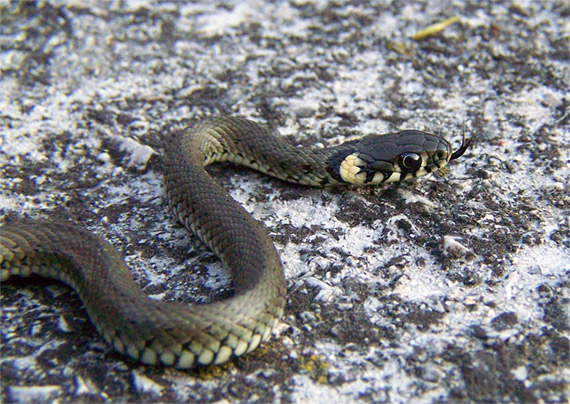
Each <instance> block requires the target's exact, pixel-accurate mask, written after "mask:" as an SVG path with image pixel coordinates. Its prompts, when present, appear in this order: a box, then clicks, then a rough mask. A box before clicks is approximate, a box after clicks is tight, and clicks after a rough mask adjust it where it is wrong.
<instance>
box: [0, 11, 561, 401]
mask: <svg viewBox="0 0 570 404" xmlns="http://www.w3.org/2000/svg"><path fill="white" fill-rule="evenodd" d="M0 15H1V20H2V22H1V26H2V28H1V31H0V32H1V36H0V41H1V44H2V47H1V48H0V58H1V68H2V74H1V78H0V111H1V114H0V122H1V124H2V132H1V134H0V147H1V151H0V166H1V167H2V168H1V178H0V182H1V187H0V216H2V218H3V221H9V220H12V219H13V218H15V217H17V216H31V217H45V216H52V217H64V218H69V219H71V220H75V221H79V222H81V223H84V224H85V225H86V226H87V227H88V228H90V229H92V230H93V231H94V232H96V233H98V234H101V235H103V236H104V237H105V238H107V239H108V240H109V241H111V242H112V243H113V244H114V245H115V246H116V247H117V248H118V249H119V251H121V253H122V254H123V255H124V256H125V259H126V261H127V263H128V264H129V266H130V267H131V268H132V270H133V273H134V275H135V278H136V280H137V282H138V283H139V284H140V286H141V288H143V289H144V290H145V291H146V292H147V293H148V294H149V295H151V296H153V297H155V298H160V299H176V300H182V301H205V300H209V299H218V298H223V297H225V296H227V295H228V294H229V293H231V281H230V279H229V278H228V276H227V274H226V273H225V272H224V270H223V268H222V266H221V265H220V263H219V262H218V261H217V259H216V258H215V257H214V256H213V255H212V254H211V253H209V252H208V251H206V250H205V248H204V247H202V246H201V245H200V244H199V243H198V242H197V241H196V240H195V239H194V238H193V237H190V236H188V235H187V234H186V232H185V230H183V229H182V228H181V227H180V226H179V225H177V224H176V223H175V221H174V220H173V219H172V217H171V216H170V215H169V214H168V213H167V212H166V210H165V209H164V203H163V189H162V186H161V168H160V167H161V157H160V156H161V151H162V146H161V145H162V142H163V141H168V136H169V133H170V131H171V130H172V129H174V128H178V127H182V126H184V125H187V124H191V123H192V122H195V121H197V120H198V119H200V118H203V117H205V116H210V115H219V114H231V115H237V114H239V115H244V116H247V117H249V118H252V119H255V120H258V121H260V122H264V123H266V124H267V125H269V126H272V127H274V128H276V129H278V130H279V131H280V132H281V133H282V134H283V135H284V136H287V137H289V138H290V139H291V140H292V141H294V142H297V143H299V144H301V145H303V146H313V145H317V146H318V145H322V144H337V143H340V142H342V141H344V140H345V139H347V138H350V137H354V136H358V135H363V134H368V133H384V132H389V131H396V130H400V129H403V128H415V129H421V130H426V131H430V132H436V133H441V134H443V135H445V136H446V137H447V138H448V139H450V140H452V141H453V142H454V144H456V145H457V144H459V142H460V137H461V133H462V132H463V131H466V132H467V133H468V134H469V135H470V136H473V137H474V138H475V142H474V144H473V146H472V147H471V148H470V150H469V151H468V152H467V154H466V155H465V156H464V157H463V158H461V159H460V160H458V161H456V162H454V163H453V164H452V165H451V166H450V168H449V169H448V170H446V172H445V173H444V174H443V175H434V176H431V177H428V178H425V179H421V180H419V181H416V182H412V183H408V182H407V183H402V184H400V185H398V186H394V185H389V186H385V187H382V188H381V189H362V190H357V189H349V190H333V191H326V190H319V189H310V188H305V187H300V186H291V185H289V184H284V183H282V182H280V181H277V180H273V179H270V178H266V177H265V176H262V175H260V174H257V173H254V172H251V171H248V170H245V169H240V168H235V167H231V166H218V167H213V168H212V169H211V172H212V174H213V175H214V176H215V177H216V178H217V180H218V181H220V182H221V183H222V184H223V185H224V186H225V187H226V188H227V189H228V191H229V192H230V193H231V195H232V196H233V197H234V198H235V199H236V200H238V201H239V202H240V203H242V204H243V205H244V206H245V207H246V208H247V209H248V210H249V211H250V212H251V213H252V214H253V215H254V216H255V217H256V218H257V219H259V220H261V221H262V222H264V223H265V225H266V226H267V228H268V229H269V232H270V234H271V235H272V237H273V238H274V240H275V242H276V245H277V248H278V250H279V251H280V253H281V255H282V259H283V262H284V265H285V267H286V271H287V272H286V276H287V281H288V286H289V288H288V289H289V290H288V302H287V307H286V312H285V315H284V317H283V319H282V324H281V325H280V327H279V330H278V333H277V334H278V335H276V336H275V337H274V338H273V339H272V340H271V342H270V343H268V344H265V345H263V346H262V347H261V348H259V349H258V350H256V351H254V352H253V353H251V354H249V355H246V356H244V357H242V358H239V359H236V360H233V361H231V362H230V363H228V364H226V365H223V366H219V367H207V368H204V369H198V370H196V371H190V372H181V371H176V370H172V369H162V368H153V367H145V366H142V365H139V364H137V363H133V362H132V361H130V360H128V359H125V358H124V357H122V356H120V355H118V354H115V353H114V352H113V351H112V350H111V349H110V348H109V347H108V346H107V345H106V344H105V343H104V342H103V341H102V339H101V338H100V337H99V336H98V335H97V334H96V333H95V331H94V328H93V327H92V326H91V324H90V323H89V321H88V319H87V316H86V313H85V311H84V309H83V308H82V305H81V302H80V301H79V299H78V298H77V297H76V295H75V293H73V292H72V291H71V290H70V289H68V288H67V287H65V286H63V285H61V284H59V283H56V282H51V281H42V280H35V281H33V282H32V283H30V282H29V281H10V282H8V283H4V284H2V330H1V336H2V338H1V340H2V341H1V344H2V345H1V349H2V351H1V352H2V356H1V366H2V367H1V369H2V376H1V377H2V391H1V399H2V401H3V402H22V403H24V402H30V401H34V402H53V400H57V401H59V402H85V401H89V402H103V401H109V402H125V401H129V402H149V401H155V400H160V401H163V402H181V401H190V402H195V401H196V402H197V401H201V402H208V401H212V402H233V401H247V402H272V401H273V402H278V401H286V402H326V401H330V402H350V401H354V402H433V401H436V402H567V401H568V399H569V397H568V380H569V377H570V371H569V369H568V363H569V349H570V348H569V326H568V303H569V289H568V282H569V278H570V230H569V228H570V225H569V218H568V213H569V210H570V197H569V193H570V192H569V191H570V190H569V187H570V183H569V179H568V178H570V151H569V150H570V123H569V102H570V98H569V97H568V92H567V90H568V88H569V83H568V80H569V67H570V66H569V64H570V63H569V49H568V43H569V41H568V39H569V25H568V17H569V5H568V2H567V1H564V0H560V1H549V2H531V1H524V0H523V1H519V2H510V1H496V2H483V3H481V5H479V4H478V3H477V2H439V1H414V2H405V1H402V2H383V3H380V4H379V3H376V2H368V1H362V2H361V1H358V2H342V1H326V0H312V1H311V0H290V1H276V2H271V1H266V2H264V1H235V2H209V1H203V2H198V3H196V2H192V3H187V4H183V3H178V2H162V1H161V2H151V1H142V0H141V1H136V0H131V1H123V2H115V1H107V2H104V1H100V2H89V3H88V2H84V1H76V0H70V1H63V2H53V3H51V2H21V3H16V2H14V3H5V2H3V3H0ZM455 16H458V17H460V18H459V21H458V22H457V23H455V24H452V25H450V26H449V27H447V28H445V29H444V30H443V31H441V32H437V33H435V34H433V35H428V36H427V37H425V38H423V39H419V40H417V39H413V36H414V34H416V33H418V32H420V31H421V30H423V29H425V28H427V27H428V26H430V25H431V24H434V23H437V22H440V21H443V20H446V19H448V18H451V17H455Z"/></svg>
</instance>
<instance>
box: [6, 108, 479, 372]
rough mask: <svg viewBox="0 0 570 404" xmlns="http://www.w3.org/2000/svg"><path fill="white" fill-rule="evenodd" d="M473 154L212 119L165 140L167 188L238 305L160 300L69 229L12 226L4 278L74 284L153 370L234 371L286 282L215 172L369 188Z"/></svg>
mask: <svg viewBox="0 0 570 404" xmlns="http://www.w3.org/2000/svg"><path fill="white" fill-rule="evenodd" d="M468 145H469V141H465V138H464V139H463V143H462V145H461V147H460V148H459V149H458V150H457V151H455V152H452V148H451V146H450V144H449V143H448V142H447V141H446V140H445V139H443V138H441V137H439V136H436V135H433V134H429V133H425V132H420V131H415V130H408V131H403V132H398V133H392V134H388V135H369V136H365V137H362V138H360V139H356V140H352V141H348V142H345V143H343V144H341V145H339V146H335V147H330V148H321V149H312V150H309V149H306V148H302V147H295V146H293V145H291V144H289V143H288V142H286V141H285V140H284V139H283V138H282V137H280V136H279V135H277V134H275V133H273V132H272V131H270V130H268V129H266V128H265V127H263V126H261V125H259V124H257V123H255V122H252V121H249V120H247V119H244V118H239V117H231V118H230V117H224V118H213V119H208V120H205V121H202V122H200V123H198V124H196V125H194V126H192V127H189V128H186V129H183V130H181V131H179V132H177V133H175V134H174V135H173V136H172V137H170V138H169V139H168V141H165V157H164V184H165V189H166V195H167V199H168V203H169V205H170V208H171V209H172V211H173V212H174V214H175V216H176V217H177V218H178V220H180V222H182V223H183V224H184V225H185V226H186V228H188V229H189V230H190V231H191V232H192V233H194V234H195V235H196V236H197V237H198V238H199V239H200V240H201V241H202V242H203V243H204V244H206V245H207V246H208V247H209V248H210V249H211V250H212V251H214V252H215V254H216V255H217V256H218V257H219V258H220V259H221V260H222V262H223V263H224V265H225V266H226V267H227V268H229V269H230V271H231V274H232V277H233V282H234V295H233V296H232V297H230V298H229V299H226V300H223V301H220V302H213V303H208V304H182V303H176V302H163V301H157V300H153V299H150V298H148V297H147V296H146V295H144V294H143V293H142V292H141V291H140V290H139V289H138V287H137V286H136V284H135V282H134V281H133V278H132V276H131V274H130V271H129V270H128V268H127V267H126V265H125V263H124V261H123V259H122V258H121V256H120V255H119V254H118V253H117V251H116V250H115V249H114V248H113V247H112V246H111V245H110V244H109V243H108V242H106V241H105V240H103V239H102V238H100V237H99V236H96V235H94V234H92V233H91V232H89V231H87V230H85V229H84V228H83V227H81V226H80V225H78V224H74V223H71V222H67V221H48V220H30V219H21V220H16V221H12V222H9V223H7V224H5V225H3V227H2V228H1V231H0V239H1V242H0V254H1V255H0V265H1V269H2V280H3V281H5V280H7V279H9V278H10V277H12V276H22V277H26V276H31V275H33V274H35V275H40V276H44V277H49V278H55V279H59V280H61V281H62V282H64V283H66V284H68V285H70V286H71V287H72V288H73V289H75V291H76V292H77V293H78V294H79V296H80V298H81V300H82V302H83V304H84V306H85V308H86V310H87V313H88V315H89V318H90V319H91V321H92V323H93V324H94V325H95V327H96V329H97V331H98V332H99V334H101V335H102V336H103V338H104V339H105V341H107V342H108V343H109V344H110V345H111V346H112V347H113V348H114V349H115V350H116V351H118V352H120V353H123V354H126V355H128V356H130V357H131V358H133V359H135V360H138V361H140V362H142V363H145V364H150V365H165V366H174V367H176V368H181V369H186V368H191V367H195V366H198V365H208V364H219V363H223V362H225V361H227V360H228V359H230V358H231V357H232V356H240V355H242V354H244V353H246V352H250V351H252V350H253V349H255V348H256V347H257V346H258V345H259V344H260V342H262V341H266V340H267V339H268V338H269V336H270V334H271V331H272V329H273V327H274V326H275V325H276V324H277V322H278V321H279V318H280V316H281V315H282V313H283V309H284V306H285V295H286V282H285V277H284V270H283V266H282V264H281V260H280V258H279V255H278V253H277V251H276V249H275V247H274V245H273V242H272V241H271V239H270V237H269V236H268V234H267V232H266V230H265V228H264V227H263V226H262V225H261V224H260V223H259V222H257V221H256V220H254V219H253V218H252V217H251V215H250V214H249V213H247V211H246V210H245V209H244V208H243V207H242V206H241V205H239V204H238V203H237V202H235V201H234V200H233V199H232V198H231V197H230V196H229V195H228V194H227V193H226V191H225V190H224V189H223V188H222V187H221V186H220V185H218V184H217V183H216V182H214V181H213V180H212V178H211V177H210V175H209V174H208V173H207V172H206V171H205V169H204V167H205V166H207V165H209V164H211V163H214V162H221V161H229V162H232V163H235V164H239V165H244V166H247V167H251V168H253V169H255V170H258V171H261V172H263V173H266V174H269V175H271V176H274V177H277V178H280V179H282V180H285V181H288V182H293V183H298V184H305V185H311V186H319V187H329V186H336V185H351V184H352V185H368V184H379V183H384V182H391V181H401V180H404V179H407V178H411V177H419V176H422V175H425V174H427V173H430V172H433V171H435V170H438V169H439V168H441V167H443V166H445V165H446V164H447V163H448V162H449V161H450V160H453V159H456V158H458V157H460V156H461V155H462V154H463V153H464V152H465V150H466V149H467V147H468Z"/></svg>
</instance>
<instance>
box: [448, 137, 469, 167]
mask: <svg viewBox="0 0 570 404" xmlns="http://www.w3.org/2000/svg"><path fill="white" fill-rule="evenodd" d="M472 140H473V138H469V139H466V138H465V133H463V139H462V140H461V146H459V149H457V150H455V151H454V152H453V154H452V155H451V157H450V158H449V161H451V160H455V159H458V158H459V157H461V156H463V154H465V151H466V150H467V148H468V147H469V145H470V144H471V141H472Z"/></svg>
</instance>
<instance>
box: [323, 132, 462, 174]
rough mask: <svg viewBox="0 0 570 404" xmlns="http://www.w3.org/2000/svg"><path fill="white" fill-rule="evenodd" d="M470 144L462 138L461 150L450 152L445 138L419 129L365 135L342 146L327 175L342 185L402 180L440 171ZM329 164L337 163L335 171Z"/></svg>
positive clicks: (449, 146) (332, 160) (450, 149)
mask: <svg viewBox="0 0 570 404" xmlns="http://www.w3.org/2000/svg"><path fill="white" fill-rule="evenodd" d="M469 143H470V140H467V141H466V140H465V137H464V139H463V142H462V144H461V147H460V148H459V149H458V150H457V151H456V152H453V150H452V148H451V145H450V144H449V142H448V141H447V140H445V139H444V138H442V137H440V136H437V135H434V134H431V133H426V132H421V131H418V130H405V131H402V132H398V133H390V134H387V135H368V136H365V137H362V138H360V139H356V140H353V141H349V142H346V143H344V144H343V146H346V148H344V147H343V150H342V151H340V152H339V154H337V155H336V156H334V157H333V158H331V160H330V162H331V164H330V165H329V172H330V173H331V175H332V176H333V177H334V178H335V179H336V180H337V181H339V182H340V183H345V184H346V183H350V184H356V185H373V184H380V183H384V182H394V181H403V180H405V179H408V178H416V177H421V176H423V175H426V174H429V173H431V172H434V171H437V170H439V169H441V168H442V167H444V166H446V165H447V163H448V162H449V161H450V160H453V159H456V158H458V157H460V156H461V155H463V153H465V150H467V147H468V146H469ZM339 161H340V164H339ZM332 164H336V171H334V167H333V166H332Z"/></svg>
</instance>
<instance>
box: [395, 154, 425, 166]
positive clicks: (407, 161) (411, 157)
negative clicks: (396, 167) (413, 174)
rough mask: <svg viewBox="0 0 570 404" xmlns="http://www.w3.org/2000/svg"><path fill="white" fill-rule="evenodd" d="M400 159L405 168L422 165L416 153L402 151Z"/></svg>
mask: <svg viewBox="0 0 570 404" xmlns="http://www.w3.org/2000/svg"><path fill="white" fill-rule="evenodd" d="M400 159H401V160H400V161H401V165H402V168H403V169H405V170H417V169H418V168H420V166H421V165H422V158H421V157H420V156H419V155H418V154H416V153H404V154H402V156H401V157H400Z"/></svg>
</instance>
